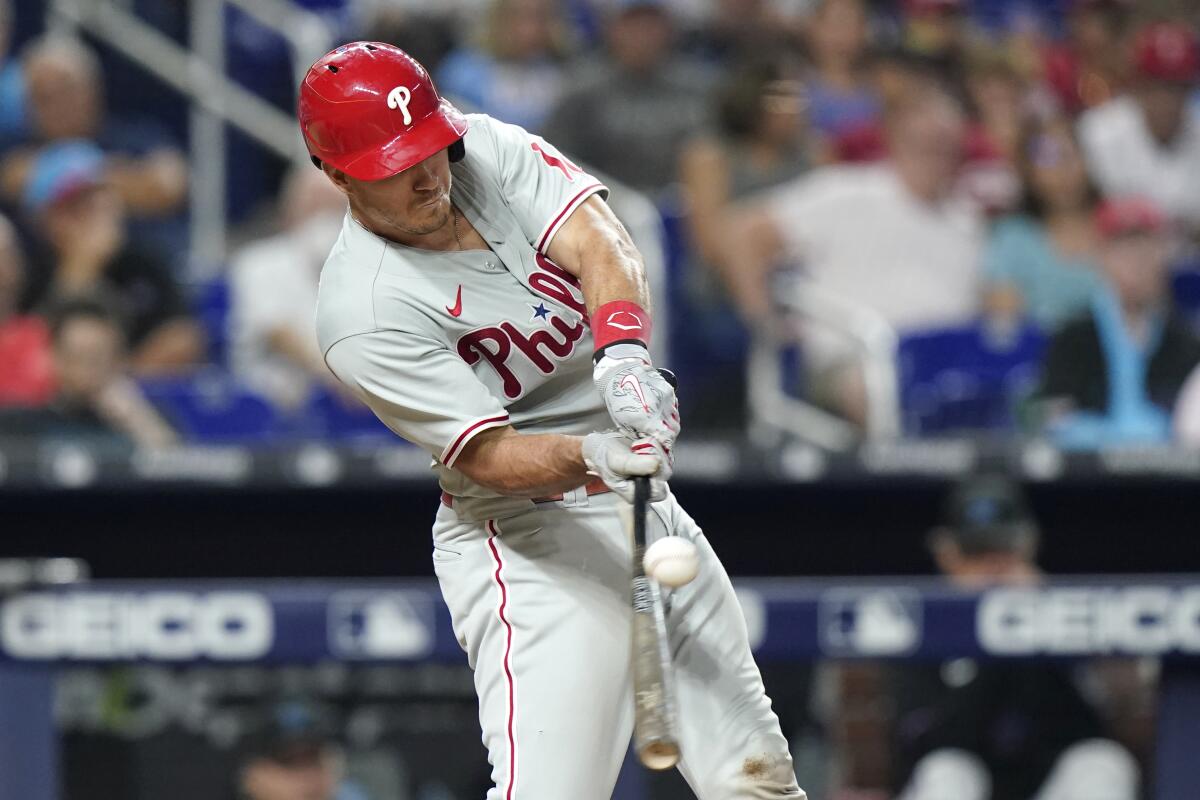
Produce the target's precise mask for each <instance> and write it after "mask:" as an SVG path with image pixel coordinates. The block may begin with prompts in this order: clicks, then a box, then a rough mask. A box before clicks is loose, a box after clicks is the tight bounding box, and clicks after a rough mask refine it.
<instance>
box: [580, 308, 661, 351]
mask: <svg viewBox="0 0 1200 800" xmlns="http://www.w3.org/2000/svg"><path fill="white" fill-rule="evenodd" d="M650 328H651V322H650V315H649V314H647V313H646V311H645V310H644V309H643V308H642V307H641V306H639V305H638V304H637V303H631V302H629V301H628V300H614V301H613V302H611V303H605V304H604V305H602V306H600V307H599V308H597V309H596V312H595V313H594V314H592V339H593V340H595V346H596V350H600V349H601V348H604V347H608V346H609V345H610V344H615V343H616V342H638V343H640V344H641V345H642V346H644V347H647V348H648V347H649V346H650Z"/></svg>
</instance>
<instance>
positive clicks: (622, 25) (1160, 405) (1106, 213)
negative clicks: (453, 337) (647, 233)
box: [0, 0, 1200, 447]
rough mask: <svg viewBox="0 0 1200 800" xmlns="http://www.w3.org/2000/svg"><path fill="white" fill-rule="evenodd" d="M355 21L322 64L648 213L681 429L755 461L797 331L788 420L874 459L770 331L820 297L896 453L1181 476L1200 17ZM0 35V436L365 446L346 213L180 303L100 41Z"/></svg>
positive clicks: (179, 200) (152, 166) (1193, 264)
mask: <svg viewBox="0 0 1200 800" xmlns="http://www.w3.org/2000/svg"><path fill="white" fill-rule="evenodd" d="M309 5H312V4H311V3H310V4H309ZM324 5H325V6H329V5H331V4H329V3H326V4H324ZM332 5H339V4H338V3H333V4H332ZM340 5H341V6H344V8H343V9H342V10H343V11H345V12H346V13H342V14H341V15H340V16H339V17H338V19H339V20H340V22H339V26H340V28H339V31H340V36H341V37H342V38H345V39H349V38H372V39H378V40H382V41H389V42H392V43H395V44H397V45H399V46H401V47H404V48H406V49H408V50H409V51H410V52H412V53H413V54H414V55H415V56H416V57H417V58H419V59H421V60H422V61H423V62H424V63H425V64H426V65H427V66H428V67H429V68H430V70H431V72H432V73H433V75H434V77H435V80H436V82H437V84H438V86H439V88H440V90H441V91H442V92H443V93H444V94H445V95H446V96H448V97H449V98H450V99H451V100H452V101H453V102H455V103H456V104H458V105H459V106H460V107H462V108H463V109H464V110H466V111H479V112H484V113H488V114H491V115H493V116H496V117H499V118H501V119H504V120H507V121H511V122H515V123H518V124H521V125H523V126H525V127H526V128H528V129H530V130H531V131H534V132H536V133H539V134H541V135H543V136H545V137H546V138H547V139H548V140H549V141H551V142H553V143H554V144H555V145H557V146H558V147H559V148H561V149H562V150H563V151H565V152H567V153H568V154H570V155H571V156H572V158H575V159H578V160H579V161H581V162H585V163H587V164H588V165H589V166H590V167H591V168H593V169H594V170H596V171H598V172H599V173H601V174H603V175H606V176H609V177H610V178H611V179H612V180H613V181H615V182H617V183H619V184H620V185H622V186H624V187H628V188H629V189H631V190H634V191H637V192H640V193H642V194H644V195H645V196H647V197H648V198H649V199H650V200H652V201H653V203H654V204H655V206H656V207H657V208H658V209H659V210H660V213H661V214H662V217H663V221H664V231H665V232H666V235H665V241H666V243H667V251H668V252H667V263H668V265H669V269H668V274H667V276H666V279H667V283H668V291H667V293H666V297H667V299H668V302H667V308H663V309H659V315H660V316H662V317H666V318H667V319H668V320H669V324H668V326H667V327H668V328H669V330H670V335H671V347H672V353H671V360H672V361H673V362H674V365H675V366H676V368H677V371H678V372H679V373H680V374H681V381H682V391H681V402H682V403H683V405H684V409H683V412H684V419H685V424H686V425H687V426H688V427H689V429H691V430H693V431H706V432H722V431H723V432H736V431H740V430H743V429H744V428H745V426H746V424H747V418H748V414H749V409H748V400H747V369H746V367H747V359H748V354H749V350H750V347H751V342H753V341H754V339H755V337H756V336H758V335H759V334H761V333H762V332H763V331H764V330H765V329H767V328H768V327H771V326H772V325H774V324H775V321H778V320H781V319H784V320H786V321H787V324H786V325H785V326H784V327H785V328H786V330H787V331H788V335H789V336H790V337H791V338H793V339H794V340H795V343H796V344H795V352H794V353H793V354H792V355H794V356H795V358H794V361H795V362H796V364H797V365H798V366H797V368H796V369H795V370H792V373H794V374H792V375H791V376H790V377H789V379H788V380H789V386H788V387H787V388H788V391H790V392H792V393H794V394H796V395H798V396H800V397H802V398H803V399H804V400H805V401H806V402H809V403H811V404H813V405H814V406H816V407H819V408H821V409H823V410H825V411H827V412H830V413H832V414H835V415H837V416H839V417H841V418H844V419H845V420H847V421H849V422H851V423H852V424H853V425H855V426H858V427H860V428H866V429H869V428H870V427H871V425H872V421H871V419H870V414H869V408H870V406H871V402H872V398H871V391H872V388H871V386H870V385H869V381H867V380H866V379H865V377H864V375H865V370H866V358H867V355H869V354H867V355H864V347H863V346H862V341H861V337H860V336H859V334H858V332H857V331H856V330H855V329H854V325H852V324H849V323H847V324H845V325H839V324H830V323H829V321H828V320H824V321H822V320H813V319H792V318H790V317H788V315H787V314H784V313H782V310H783V309H784V308H785V307H787V306H788V305H789V303H788V298H789V297H790V296H792V295H794V294H800V295H803V294H807V295H808V296H809V297H810V298H815V299H816V300H817V302H819V303H823V302H825V301H826V300H828V302H829V303H830V304H832V306H831V307H837V308H846V309H850V310H851V311H852V312H853V313H847V314H846V315H844V316H845V317H846V318H847V320H852V319H855V318H858V317H864V315H865V318H868V319H872V320H875V321H877V322H880V323H883V324H884V326H886V328H887V329H889V330H891V331H892V332H894V334H895V336H896V337H897V341H898V342H899V345H898V352H899V356H898V358H897V362H896V365H897V368H898V370H899V378H900V387H901V388H900V406H901V416H902V421H901V422H902V432H903V433H906V434H910V435H932V434H939V433H957V432H961V431H964V430H966V431H971V430H984V429H986V430H996V429H1000V430H1003V431H1007V432H1021V433H1040V434H1045V435H1048V436H1050V437H1052V438H1054V439H1055V440H1056V441H1058V442H1060V443H1061V444H1063V445H1064V446H1068V447H1094V446H1099V445H1108V444H1122V443H1154V442H1165V441H1169V440H1172V439H1176V438H1182V439H1184V440H1186V441H1191V442H1200V374H1198V373H1197V370H1196V367H1197V365H1198V364H1200V338H1198V334H1197V330H1198V328H1197V319H1198V318H1200V259H1198V258H1197V255H1196V246H1197V244H1198V243H1200V91H1198V89H1200V42H1198V39H1197V31H1196V27H1195V25H1196V24H1197V22H1200V19H1198V14H1197V11H1196V9H1195V7H1194V4H1192V3H1188V2H1181V1H1180V2H1176V1H1175V0H1140V1H1139V2H1136V3H1135V2H1134V0H1058V1H1057V2H1044V3H1031V2H1023V1H1022V0H975V2H970V1H969V0H894V1H893V2H884V1H883V0H877V1H876V2H870V1H869V0H790V1H788V0H714V2H711V3H699V2H696V1H695V0H597V2H588V0H486V1H485V2H471V3H464V4H460V5H453V6H450V7H447V6H443V5H440V4H424V3H420V2H415V0H414V1H410V2H400V3H388V4H379V3H370V4H368V3H361V4H355V3H352V2H349V0H346V2H343V3H340ZM346 9H349V11H346ZM12 12H13V9H12V6H11V4H10V2H8V0H0V409H3V410H0V435H2V434H5V433H7V434H9V435H14V434H25V435H30V434H35V435H38V436H54V435H68V436H78V435H85V434H89V435H95V436H96V437H99V438H111V439H115V440H118V441H122V442H126V443H134V444H139V445H154V444H161V443H163V442H167V441H173V440H175V439H177V438H183V439H185V440H186V439H195V438H203V437H204V426H203V425H202V424H198V423H196V422H195V421H194V420H191V419H190V418H189V414H188V409H187V407H186V406H187V403H186V402H184V401H181V400H180V393H181V392H182V393H183V394H186V393H187V392H195V391H199V392H201V393H202V392H203V391H204V389H203V387H204V386H205V385H208V386H211V385H212V375H213V369H212V367H213V366H214V364H215V365H216V366H217V367H218V368H219V370H220V374H221V375H226V376H228V375H232V376H233V377H232V378H230V379H229V380H231V381H233V383H234V384H236V386H237V387H238V388H237V392H238V393H239V395H238V396H239V397H250V398H254V402H255V403H256V404H257V405H255V406H254V407H255V408H258V407H260V406H261V408H264V409H267V410H268V411H269V414H268V416H269V417H270V418H271V419H274V420H285V421H286V420H292V421H293V422H294V423H295V421H296V420H303V419H305V418H306V415H309V416H311V415H312V414H324V415H325V416H326V418H330V417H332V418H336V419H337V420H338V422H337V423H336V425H335V427H337V426H341V428H339V429H349V430H354V431H367V432H372V431H373V432H375V433H379V432H381V429H379V428H372V427H371V426H370V424H369V422H364V421H363V420H362V419H361V417H362V415H363V413H364V412H363V411H362V410H361V409H360V408H358V407H356V405H355V403H354V401H353V400H352V399H351V398H348V397H346V396H344V395H343V394H342V393H341V392H340V391H339V390H338V389H337V387H336V386H334V385H333V384H332V381H331V376H330V375H329V373H328V371H327V370H326V369H325V368H324V365H323V364H322V362H321V358H320V354H319V353H318V352H317V349H316V343H315V338H314V333H313V331H312V326H311V325H310V324H309V320H310V319H311V315H312V307H313V303H314V299H315V292H316V283H317V280H318V275H319V269H320V266H321V262H322V260H323V256H324V253H325V252H326V250H327V248H328V246H329V245H330V244H331V242H332V240H333V238H334V237H335V236H336V232H337V226H338V221H339V219H340V217H341V215H342V214H343V213H344V209H345V206H344V202H343V200H342V198H341V196H340V195H339V194H338V193H337V192H336V191H335V190H333V189H332V188H331V187H330V186H329V185H328V184H327V183H326V182H325V181H323V180H322V176H321V175H320V174H319V173H317V172H316V171H315V170H311V169H304V168H303V167H294V168H290V169H288V170H286V175H284V176H283V178H282V180H280V181H278V186H279V188H278V191H277V192H275V195H274V197H273V199H272V202H273V210H272V211H271V212H270V213H269V214H267V215H265V217H264V216H263V215H260V216H259V217H257V218H256V219H257V222H258V224H257V225H256V226H253V227H252V228H249V229H248V231H249V232H248V233H246V234H245V235H235V236H234V239H235V241H241V242H246V243H245V244H244V246H241V247H239V248H238V249H237V250H236V251H235V252H234V253H232V254H231V256H230V259H229V263H228V265H227V269H226V272H225V274H224V275H223V277H222V278H221V279H220V280H219V281H218V282H217V283H218V286H217V287H216V288H214V287H213V286H211V285H210V286H205V287H200V288H199V290H198V289H197V287H196V286H194V285H191V284H190V283H189V277H190V276H189V273H188V268H187V258H186V251H187V238H186V225H185V222H186V216H187V207H186V206H187V192H188V178H189V176H188V170H187V161H186V159H185V156H184V150H183V147H182V144H181V143H180V142H177V141H173V140H172V137H171V136H170V135H169V134H168V133H165V132H164V130H163V126H161V125H159V124H157V121H156V118H155V109H154V108H153V107H146V108H144V109H142V111H143V113H142V114H141V115H130V114H121V115H117V114H112V113H109V111H108V110H107V109H108V104H107V103H106V97H105V94H106V83H105V76H104V71H103V68H102V66H101V62H100V60H98V58H97V55H96V53H95V52H94V51H93V49H92V47H91V46H90V45H89V44H88V43H86V42H84V41H80V40H76V39H70V38H63V37H60V36H57V35H51V34H46V35H42V36H39V37H36V38H34V39H32V40H30V41H27V42H24V43H23V44H22V46H21V47H20V48H16V49H14V50H10V49H9V48H8V47H7V42H8V38H9V37H8V36H7V32H8V30H9V28H10V27H11V26H10V22H11V20H12ZM351 12H354V13H351ZM279 172H280V173H283V172H285V169H284V168H282V167H281V168H280V170H279ZM264 218H265V219H266V220H267V222H266V223H265V224H263V222H262V220H263V219H264ZM251 239H252V241H248V240H251ZM214 297H216V298H217V299H216V300H215V301H214V300H213V298H214ZM214 309H215V311H214ZM102 329H103V331H104V332H105V335H104V336H100V335H99V332H100V331H101V330H102ZM80 330H84V331H85V333H84V334H80V333H79V331H80ZM101 340H103V346H101V344H100V342H101ZM81 347H83V348H84V349H88V348H90V349H91V350H94V351H96V352H84V353H81V352H79V350H80V348H81ZM101 351H103V352H101ZM84 366H86V367H87V369H88V370H89V371H90V373H89V374H88V375H86V376H84V375H78V374H73V373H74V372H75V371H78V370H82V368H83V367H84ZM198 370H199V372H200V373H201V374H203V375H204V376H206V377H205V378H204V381H207V383H204V382H203V381H201V382H199V383H197V379H196V378H195V376H196V374H197V371H198ZM222 380H224V379H222ZM198 385H199V386H200V388H199V389H197V388H196V387H197V386H198ZM164 387H167V388H164ZM180 387H182V388H180ZM185 400H186V398H185ZM181 403H182V406H183V407H184V408H183V410H181ZM327 421H328V419H327ZM331 424H332V423H331ZM356 426H357V427H356ZM268 429H269V430H270V431H275V432H277V431H279V430H291V431H309V432H311V431H312V430H317V429H315V428H313V427H311V426H308V427H306V426H305V425H304V424H301V423H295V424H293V425H292V426H291V427H289V426H288V425H273V426H272V425H268V426H266V427H264V428H262V429H261V430H259V429H255V430H258V431H259V432H260V433H263V435H266V433H265V431H267V430H268ZM329 429H330V428H328V427H327V428H320V430H329Z"/></svg>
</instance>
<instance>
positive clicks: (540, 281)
mask: <svg viewBox="0 0 1200 800" xmlns="http://www.w3.org/2000/svg"><path fill="white" fill-rule="evenodd" d="M537 264H538V266H539V267H540V268H541V269H542V270H543V271H541V272H534V273H533V274H532V275H530V276H529V286H530V287H531V288H532V289H533V290H534V291H536V292H538V293H539V294H541V295H544V296H545V297H548V298H550V299H551V300H555V301H557V302H559V303H561V304H562V305H564V306H566V307H567V308H569V309H571V310H572V311H576V312H578V313H579V315H580V317H581V319H580V320H579V321H578V322H575V323H571V322H568V321H566V320H564V319H563V318H562V317H560V316H558V315H556V314H551V315H550V317H549V319H548V320H547V323H548V325H549V328H541V329H539V330H536V331H533V332H532V333H529V334H526V333H524V332H522V331H521V330H519V329H518V328H517V326H516V325H514V324H512V323H511V322H509V321H507V320H505V321H504V322H501V323H500V324H499V325H489V326H486V327H483V328H476V329H475V330H473V331H470V332H469V333H465V334H463V335H462V337H461V338H460V339H459V340H458V355H459V357H460V358H462V360H463V361H465V362H467V365H468V366H474V365H475V364H478V363H479V361H480V359H483V360H484V361H486V362H487V363H488V364H490V365H491V367H492V369H494V370H496V374H497V375H499V376H500V381H501V383H502V384H503V386H504V396H505V397H507V398H509V399H510V400H513V399H516V398H518V397H520V396H521V393H522V392H523V391H524V390H525V387H524V386H523V385H522V384H521V379H520V378H519V377H517V374H516V372H514V371H513V369H512V368H511V367H509V365H508V360H509V358H510V357H511V356H512V355H513V350H514V349H516V350H517V351H518V352H520V353H521V355H523V356H524V357H525V358H526V359H527V360H528V361H529V362H530V363H531V364H533V365H534V366H535V367H537V369H538V371H539V372H541V373H542V374H543V375H549V374H551V373H553V372H554V370H555V369H556V368H557V365H558V363H559V362H561V361H565V360H566V359H568V358H570V357H571V354H572V353H573V352H575V343H576V342H578V341H579V340H580V339H582V338H583V335H584V334H585V333H586V332H587V329H588V316H587V307H586V306H584V304H583V300H582V298H581V297H577V296H576V294H575V292H573V291H572V288H574V289H576V290H578V289H579V280H578V279H577V278H576V277H575V276H574V275H572V274H571V273H569V272H567V271H566V270H564V269H563V268H562V267H560V266H558V265H557V264H555V263H554V262H553V261H551V260H550V259H548V258H546V257H545V256H544V255H542V254H541V253H538V254H537Z"/></svg>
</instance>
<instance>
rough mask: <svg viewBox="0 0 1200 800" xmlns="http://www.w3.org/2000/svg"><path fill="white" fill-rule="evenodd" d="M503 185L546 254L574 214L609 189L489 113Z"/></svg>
mask: <svg viewBox="0 0 1200 800" xmlns="http://www.w3.org/2000/svg"><path fill="white" fill-rule="evenodd" d="M487 129H488V133H489V135H490V138H491V140H492V142H493V144H494V146H495V158H496V166H497V169H498V171H499V177H500V186H501V190H502V191H503V193H504V197H505V199H506V200H507V201H508V204H509V207H510V208H511V209H512V211H513V213H514V214H515V215H516V218H517V221H518V223H519V224H520V226H521V230H522V232H523V233H524V234H525V238H526V239H527V240H528V241H529V243H530V244H531V245H533V246H534V248H536V249H537V250H538V252H541V253H545V252H546V249H547V248H549V246H550V242H551V240H553V239H554V234H556V233H558V229H559V228H561V227H562V225H563V223H564V222H566V221H567V219H568V218H569V217H570V216H571V213H572V212H573V211H574V210H575V209H576V208H578V207H579V206H580V204H582V203H583V201H585V200H587V199H588V198H589V197H591V196H592V195H594V194H600V195H601V196H602V197H607V196H608V188H607V187H605V186H604V184H602V183H601V182H600V181H599V180H598V179H596V178H595V177H593V176H591V175H589V174H588V173H586V172H584V171H583V169H581V168H580V167H579V166H577V165H576V164H575V163H574V162H573V161H571V160H570V159H569V158H567V157H566V156H564V155H563V154H562V153H560V152H559V151H558V149H557V148H555V147H554V145H552V144H550V143H548V142H547V141H546V140H545V139H543V138H542V137H540V136H535V135H533V134H531V133H528V132H527V131H525V130H524V129H523V128H520V127H517V126H516V125H509V124H507V123H503V122H499V121H497V120H494V119H491V118H488V120H487Z"/></svg>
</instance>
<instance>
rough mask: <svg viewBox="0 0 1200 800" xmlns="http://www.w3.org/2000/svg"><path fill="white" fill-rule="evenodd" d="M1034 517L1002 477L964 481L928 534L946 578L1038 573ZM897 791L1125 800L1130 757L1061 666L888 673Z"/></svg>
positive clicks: (1014, 579) (965, 662) (1131, 786)
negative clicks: (939, 523) (892, 702)
mask: <svg viewBox="0 0 1200 800" xmlns="http://www.w3.org/2000/svg"><path fill="white" fill-rule="evenodd" d="M1038 539H1039V532H1038V527H1037V522H1036V520H1035V519H1034V518H1033V516H1032V514H1031V513H1030V510H1029V508H1028V506H1027V504H1026V501H1025V499H1024V498H1023V497H1022V495H1021V493H1020V491H1019V489H1018V488H1017V487H1016V486H1014V485H1013V484H1012V483H1011V482H1010V481H1008V480H1007V479H1006V478H1003V477H999V476H980V477H976V478H971V479H968V480H967V481H965V482H964V483H962V484H961V485H959V486H958V487H956V489H955V490H954V491H953V492H952V493H951V495H950V497H949V499H948V501H947V504H946V509H945V513H944V522H943V525H942V527H940V528H938V529H937V530H935V531H934V532H933V534H932V535H931V537H930V548H931V550H932V551H933V556H934V560H935V561H936V562H937V565H938V568H939V570H940V571H941V572H942V574H943V575H945V576H946V577H947V578H949V580H950V582H951V583H953V584H954V585H955V586H958V587H962V588H964V589H968V590H978V589H982V588H986V587H990V586H1028V585H1030V584H1033V583H1037V582H1038V581H1039V580H1040V575H1041V573H1040V571H1039V569H1038V566H1037V562H1036V553H1037V546H1038ZM891 675H892V684H893V686H892V691H891V692H890V696H891V697H892V698H894V700H895V702H896V704H897V708H896V714H895V725H894V734H893V739H894V750H895V753H896V756H897V760H898V763H897V765H896V766H897V767H898V769H897V770H896V773H897V777H898V778H899V781H898V782H899V784H900V785H902V786H903V790H902V791H901V792H900V794H899V798H898V800H942V799H943V798H954V800H1029V798H1031V797H1038V798H1045V799H1046V800H1083V799H1084V798H1086V800H1134V799H1135V798H1136V797H1137V796H1138V789H1139V776H1138V772H1139V770H1138V766H1137V763H1136V762H1135V761H1134V759H1133V757H1132V756H1131V755H1130V754H1129V752H1128V751H1127V750H1126V749H1125V748H1124V747H1122V746H1121V745H1119V744H1117V743H1116V742H1114V741H1112V740H1111V739H1109V738H1106V737H1107V735H1108V734H1107V731H1106V729H1105V726H1104V724H1103V722H1102V719H1101V716H1102V715H1101V713H1100V712H1099V710H1098V709H1097V708H1096V707H1094V706H1093V704H1092V702H1090V701H1089V700H1088V699H1087V697H1088V696H1087V695H1085V694H1084V692H1083V690H1082V689H1081V688H1080V685H1079V684H1080V682H1079V681H1078V680H1077V675H1076V674H1075V673H1073V672H1072V670H1071V669H1070V668H1069V667H1066V666H1062V665H1055V664H1045V663H1040V664H1030V663H1024V662H986V663H978V662H975V661H973V660H970V659H956V660H954V661H949V662H946V663H943V664H939V665H932V666H929V665H924V664H921V665H914V666H898V667H894V668H893V669H892V670H891Z"/></svg>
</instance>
